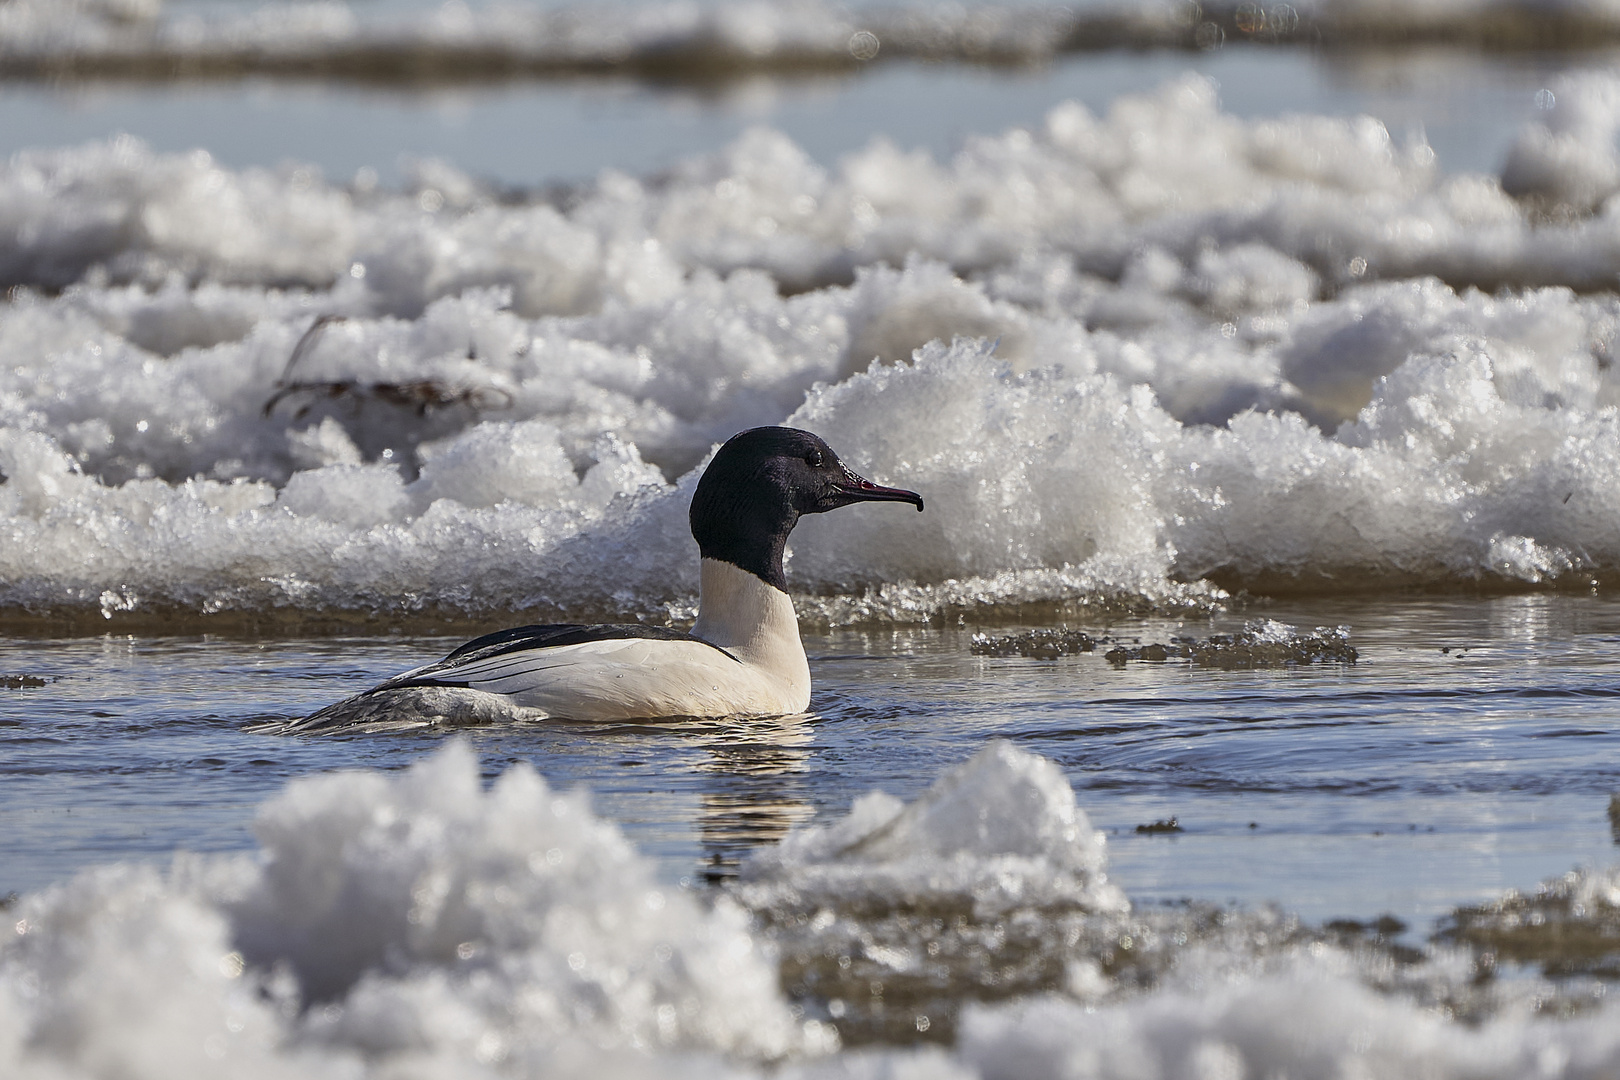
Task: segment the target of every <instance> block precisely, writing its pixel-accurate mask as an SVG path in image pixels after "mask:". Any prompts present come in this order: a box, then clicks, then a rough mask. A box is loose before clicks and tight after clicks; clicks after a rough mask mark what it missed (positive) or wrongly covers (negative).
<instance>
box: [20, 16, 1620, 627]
mask: <svg viewBox="0 0 1620 1080" xmlns="http://www.w3.org/2000/svg"><path fill="white" fill-rule="evenodd" d="M7 10H10V8H9V7H8V8H7ZM1555 100H1556V104H1555V105H1554V107H1553V108H1551V109H1550V110H1548V111H1547V113H1546V114H1545V119H1544V121H1542V122H1539V123H1537V124H1534V125H1532V126H1531V127H1530V128H1528V129H1527V130H1526V131H1525V132H1524V134H1523V136H1522V138H1521V139H1520V140H1519V142H1518V144H1517V146H1516V148H1515V150H1514V153H1513V156H1512V159H1511V160H1510V161H1509V163H1508V166H1507V169H1506V171H1505V173H1504V177H1503V179H1502V180H1498V179H1496V178H1494V177H1489V176H1471V175H1463V176H1452V175H1447V174H1445V173H1444V172H1443V171H1442V169H1441V168H1440V165H1439V163H1437V162H1436V161H1435V160H1434V155H1433V154H1432V152H1431V151H1430V150H1429V148H1428V147H1427V146H1424V145H1422V144H1410V145H1404V146H1403V145H1398V144H1397V143H1395V142H1393V141H1391V139H1390V138H1389V136H1388V134H1387V133H1386V132H1385V131H1384V129H1383V128H1382V127H1381V126H1380V125H1379V124H1378V123H1376V122H1375V121H1372V120H1369V119H1366V118H1362V119H1357V120H1338V119H1329V118H1325V117H1312V116H1292V117H1282V118H1278V119H1274V120H1263V121H1254V122H1245V121H1240V120H1237V119H1234V118H1232V117H1229V116H1226V115H1223V114H1222V113H1221V112H1220V111H1219V108H1218V103H1217V99H1216V96H1215V91H1214V88H1213V87H1212V86H1211V85H1209V84H1208V83H1206V82H1203V81H1201V80H1198V79H1195V78H1188V79H1184V80H1181V81H1177V82H1173V83H1171V84H1168V85H1166V86H1165V87H1163V88H1162V89H1161V90H1160V91H1158V92H1156V93H1154V94H1151V95H1148V96H1145V97H1140V98H1124V99H1121V100H1120V101H1118V102H1117V103H1115V105H1114V106H1113V107H1112V108H1111V109H1110V110H1109V111H1108V113H1107V115H1106V116H1095V115H1092V114H1091V113H1089V112H1088V111H1087V110H1086V109H1085V108H1083V107H1081V106H1079V105H1076V104H1066V105H1062V106H1059V107H1058V108H1056V109H1054V110H1053V111H1052V112H1051V114H1050V115H1048V116H1047V117H1046V119H1045V120H1044V122H1043V123H1041V124H1040V125H1037V126H1036V127H1035V128H1033V129H1031V130H1022V129H1017V130H1012V131H1009V132H1006V133H1004V134H1002V135H999V136H995V137H981V138H975V139H972V140H970V141H969V142H968V144H967V145H966V146H965V147H964V149H963V150H962V151H961V152H960V153H959V154H958V155H957V156H956V157H955V158H953V159H952V160H950V161H947V162H939V161H935V160H933V159H931V158H929V157H928V156H927V155H925V154H921V153H907V152H902V151H900V150H897V149H896V148H894V147H893V146H890V145H888V144H885V143H881V142H880V143H877V144H874V145H873V146H871V147H869V148H868V149H866V150H864V151H862V152H860V153H857V154H854V155H852V156H850V157H848V158H846V159H845V160H843V161H842V162H840V163H839V164H838V165H837V167H836V168H832V169H828V168H824V167H822V166H819V165H817V164H816V163H814V162H812V161H811V160H809V159H808V158H807V157H806V155H805V154H804V153H803V152H802V151H800V150H799V149H798V148H797V147H796V146H794V145H793V144H792V143H790V142H789V141H788V140H786V139H785V138H783V137H782V136H780V135H778V134H776V133H774V132H771V131H768V130H756V131H753V132H750V133H749V134H747V135H745V136H744V137H742V138H741V139H740V140H738V142H737V143H735V144H734V145H733V146H731V147H729V148H728V149H727V150H725V151H724V152H722V153H720V154H717V155H715V156H712V157H705V158H697V159H692V160H690V161H687V162H685V163H683V164H682V165H680V166H679V167H677V168H675V169H674V170H672V171H671V172H670V173H669V174H667V175H663V176H658V177H649V178H642V179H636V178H633V177H629V176H624V175H620V174H614V173H604V174H603V175H602V176H601V177H600V178H599V179H598V180H597V181H596V182H594V183H592V184H590V185H586V186H584V187H582V188H580V189H579V190H577V191H574V192H573V193H571V194H570V195H568V196H567V197H566V198H561V197H560V198H559V199H557V200H556V201H555V202H552V201H547V200H545V199H543V198H540V197H539V196H534V197H514V196H512V195H511V194H510V193H507V194H504V195H501V194H498V193H495V192H492V191H490V190H489V189H487V188H485V187H484V186H482V185H481V184H480V183H478V182H477V181H476V180H474V179H472V178H470V177H467V176H465V175H463V174H461V173H459V172H458V171H457V170H455V169H454V168H453V167H452V166H450V165H448V164H445V163H442V162H422V163H418V164H417V166H416V167H415V169H414V172H413V174H412V176H413V179H412V180H411V182H410V183H409V184H408V185H407V186H406V187H405V188H404V189H402V190H382V189H379V188H378V187H377V186H376V185H375V183H374V182H372V181H370V180H369V179H368V177H366V176H361V177H358V178H357V179H356V180H355V181H354V182H353V183H349V184H335V183H332V182H329V181H327V180H325V179H323V178H321V177H320V176H319V175H317V174H316V173H314V172H313V171H311V170H308V169H300V168H291V167H289V168H288V169H285V170H282V171H279V172H271V171H260V170H249V171H246V172H233V171H230V170H227V169H224V168H221V167H220V166H219V165H218V164H216V163H215V162H213V161H212V160H211V159H210V158H209V157H208V156H207V155H206V154H204V153H201V152H198V153H194V154H189V155H161V154H155V153H153V152H151V151H149V150H147V149H145V148H144V147H142V146H141V145H139V144H138V143H135V142H131V141H119V142H114V143H109V144H99V145H91V146H85V147H80V148H77V149H67V150H39V151H30V152H27V153H24V154H20V155H18V156H17V157H16V158H14V159H13V160H12V161H11V162H9V163H8V164H6V165H5V166H4V167H0V279H3V280H4V281H6V282H8V283H10V284H11V285H12V288H11V291H10V292H9V293H8V294H7V295H8V299H7V302H6V303H5V304H4V305H0V475H3V476H4V477H5V481H4V483H0V612H4V613H5V614H7V615H9V616H12V617H24V618H32V617H48V618H75V617H85V618H89V619H92V620H95V621H99V620H100V619H101V618H102V617H103V616H105V617H107V618H109V619H120V620H126V621H134V620H139V619H141V618H159V617H161V618H165V619H170V620H172V619H174V618H176V617H180V618H212V619H215V620H223V619H227V618H245V619H280V618H287V619H308V618H326V617H331V618H339V619H371V618H380V619H386V620H390V621H395V622H397V621H399V620H408V619H410V618H414V617H421V618H428V619H445V618H451V619H454V618H461V619H469V620H471V619H486V618H492V617H497V616H502V617H504V616H513V615H517V614H522V615H525V616H532V617H535V618H550V617H564V618H583V617H624V616H641V617H653V618H666V617H671V616H674V617H679V616H681V615H682V614H683V613H686V612H689V611H690V604H691V601H692V598H693V594H694V592H695V588H696V566H695V563H696V559H695V551H694V547H693V545H692V543H691V541H690V539H689V538H688V536H687V530H686V525H685V513H686V502H687V499H688V497H689V494H690V491H691V487H692V485H693V483H694V482H695V476H696V472H695V470H696V469H697V468H698V467H699V466H700V465H701V463H702V462H703V460H704V459H705V457H706V456H707V454H708V453H709V451H710V449H711V447H712V446H714V445H715V444H716V443H718V442H719V441H721V440H723V439H725V438H727V437H729V436H730V435H731V434H733V433H734V432H736V431H738V430H741V429H743V428H746V427H750V426H754V425H758V424H772V423H783V422H786V423H789V424H795V425H801V426H805V427H808V428H811V429H814V430H816V431H817V432H819V433H820V434H822V435H824V436H825V437H826V438H827V439H828V440H829V441H830V442H831V443H832V445H833V446H834V447H836V448H837V449H839V450H840V452H841V453H843V454H844V455H845V456H847V457H848V459H849V460H850V461H851V463H852V464H853V465H854V466H855V467H856V468H858V469H861V470H863V471H866V472H869V473H871V474H872V475H873V476H874V477H875V478H876V479H878V480H879V481H883V482H889V483H901V484H904V485H906V486H908V487H912V488H915V489H917V490H920V491H922V492H923V494H924V495H925V496H926V497H927V499H928V507H929V509H928V513H926V514H923V515H916V514H897V513H893V512H892V510H890V509H889V508H885V507H859V508H855V509H851V510H846V511H843V512H840V513H838V514H834V515H828V516H826V517H822V518H817V519H811V520H807V521H806V522H805V523H804V524H803V525H802V526H801V527H800V531H799V532H798V533H796V534H795V537H794V539H795V545H794V557H793V559H792V561H791V563H790V565H789V568H788V574H789V578H790V580H791V581H792V582H793V584H794V587H795V588H796V589H798V590H801V591H802V592H803V593H804V594H806V597H805V600H804V601H803V603H802V607H801V610H802V611H804V612H805V613H806V614H807V615H809V616H812V617H817V618H823V619H827V620H832V621H852V620H862V619H926V618H930V617H934V616H938V615H939V614H941V613H942V612H947V611H957V610H961V611H972V610H974V609H976V608H981V607H984V606H994V605H1008V604H1019V605H1029V604H1035V605H1052V604H1068V603H1123V604H1131V605H1136V606H1149V607H1153V606H1157V607H1175V606H1179V605H1208V604H1212V603H1218V602H1219V600H1220V598H1221V596H1222V595H1223V592H1222V590H1226V589H1233V588H1240V587H1241V588H1250V589H1256V590H1274V591H1284V590H1298V589H1317V590H1345V589H1376V588H1381V587H1387V586H1391V585H1418V586H1426V587H1440V588H1447V587H1477V586H1479V585H1481V584H1483V585H1486V586H1489V587H1502V586H1507V587H1522V586H1533V585H1538V584H1547V583H1551V584H1556V585H1575V586H1580V587H1586V586H1588V585H1589V584H1591V583H1592V582H1594V581H1595V582H1597V583H1599V584H1600V585H1606V584H1612V583H1613V582H1615V581H1616V580H1620V534H1617V533H1616V532H1615V530H1614V529H1613V527H1612V523H1613V522H1614V521H1615V520H1617V517H1620V479H1617V478H1620V468H1617V467H1616V466H1617V464H1620V460H1617V459H1620V441H1617V436H1620V431H1617V428H1616V424H1617V415H1620V414H1617V413H1616V411H1615V407H1616V403H1617V401H1620V397H1617V385H1616V376H1615V375H1614V363H1613V359H1614V355H1615V351H1616V338H1617V334H1620V298H1617V297H1616V295H1615V293H1614V291H1613V283H1614V282H1615V281H1616V280H1617V277H1616V275H1617V274H1620V209H1617V207H1620V198H1617V194H1616V193H1617V192H1620V154H1617V153H1616V150H1615V146H1614V133H1615V130H1616V127H1617V126H1620V80H1617V79H1615V78H1613V77H1607V76H1605V77H1599V76H1595V75H1593V76H1585V77H1582V78H1579V79H1571V80H1568V81H1567V82H1566V83H1563V84H1559V85H1558V86H1557V87H1556V95H1555ZM1504 187H1506V188H1509V189H1511V190H1512V191H1513V192H1514V194H1513V195H1510V194H1508V193H1507V191H1506V190H1504ZM1476 286H1477V287H1476ZM1482 289H1488V290H1490V291H1482Z"/></svg>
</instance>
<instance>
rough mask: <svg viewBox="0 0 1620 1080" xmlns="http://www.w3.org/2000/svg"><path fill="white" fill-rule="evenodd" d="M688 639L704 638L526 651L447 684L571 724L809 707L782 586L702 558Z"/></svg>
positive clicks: (468, 668)
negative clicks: (694, 621) (694, 619)
mask: <svg viewBox="0 0 1620 1080" xmlns="http://www.w3.org/2000/svg"><path fill="white" fill-rule="evenodd" d="M692 634H693V636H694V637H698V638H701V639H702V641H670V640H663V639H659V638H615V639H611V640H606V641H588V642H583V643H581V644H578V645H562V646H556V647H552V648H543V649H525V650H521V651H518V652H514V653H507V654H505V655H501V656H494V657H491V658H489V659H488V660H481V661H475V662H473V663H470V664H466V665H463V666H461V667H458V668H457V669H456V671H455V673H454V676H453V678H454V679H455V681H456V682H458V683H463V682H464V683H466V685H467V686H468V688H469V689H471V690H474V691H480V692H483V693H490V694H501V695H504V696H505V697H507V698H508V699H510V700H511V701H512V702H514V703H516V704H517V705H520V706H523V707H524V708H527V709H535V710H538V711H540V712H542V713H544V714H546V715H547V716H552V717H560V718H567V719H573V720H630V719H639V718H644V717H654V716H781V715H786V714H790V713H800V712H804V711H805V709H807V708H808V707H809V705H810V665H809V664H808V663H807V662H806V660H805V657H804V646H803V645H802V644H800V641H799V622H798V618H797V617H796V616H795V615H794V612H793V602H792V601H791V600H789V599H788V597H787V594H786V593H784V592H782V591H781V590H780V589H775V588H772V587H771V586H769V585H767V584H765V582H763V581H761V580H760V579H759V578H757V577H755V576H754V575H753V574H750V573H748V572H747V571H745V570H740V569H738V568H737V567H735V566H732V565H731V564H730V563H724V562H718V561H715V560H711V559H704V560H703V568H702V594H701V601H700V604H699V615H698V621H697V624H696V625H695V626H693V627H692ZM703 642H709V643H711V644H712V645H717V646H719V648H711V647H710V645H706V644H704V643H703ZM721 650H724V651H723V652H722V651H721Z"/></svg>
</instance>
